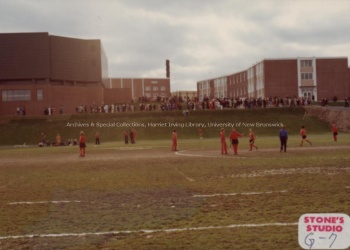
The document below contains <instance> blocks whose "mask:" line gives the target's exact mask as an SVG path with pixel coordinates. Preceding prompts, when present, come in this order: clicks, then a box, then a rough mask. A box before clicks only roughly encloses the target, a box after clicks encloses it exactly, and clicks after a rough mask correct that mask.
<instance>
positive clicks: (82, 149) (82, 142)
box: [79, 131, 86, 157]
mask: <svg viewBox="0 0 350 250" xmlns="http://www.w3.org/2000/svg"><path fill="white" fill-rule="evenodd" d="M79 148H80V157H84V156H85V148H86V138H85V135H84V132H83V131H80V137H79Z"/></svg>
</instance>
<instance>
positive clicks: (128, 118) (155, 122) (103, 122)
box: [0, 108, 329, 145]
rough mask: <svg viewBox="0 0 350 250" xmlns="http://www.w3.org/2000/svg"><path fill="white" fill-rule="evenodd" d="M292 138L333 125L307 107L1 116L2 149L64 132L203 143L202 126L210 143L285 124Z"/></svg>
mask: <svg viewBox="0 0 350 250" xmlns="http://www.w3.org/2000/svg"><path fill="white" fill-rule="evenodd" d="M282 124H283V125H285V126H286V127H287V129H288V132H289V133H290V134H297V133H298V132H299V129H300V126H301V125H305V126H306V127H307V128H308V131H309V134H317V133H325V132H329V124H328V123H327V122H323V121H321V120H320V119H318V118H317V117H314V116H305V109H304V108H269V109H259V110H258V109H254V110H241V109H239V110H238V109H235V110H211V111H208V110H203V111H192V112H190V114H189V115H188V116H184V115H183V114H182V112H181V111H171V112H160V111H151V112H133V113H114V114H104V113H100V114H75V115H54V116H27V117H1V120H0V133H1V135H2V140H1V145H16V144H23V143H26V144H31V145H35V144H37V143H38V141H39V139H40V134H41V132H44V133H45V134H46V135H47V138H48V139H50V140H51V141H53V140H54V139H55V137H56V134H57V133H59V134H60V135H61V137H62V140H68V139H77V138H78V136H79V131H81V130H83V131H84V132H85V134H86V135H87V139H88V141H90V142H92V141H93V140H94V134H95V132H96V131H99V132H100V134H101V141H102V142H103V141H123V131H125V130H129V129H131V128H134V129H136V131H137V139H138V140H142V139H147V140H149V139H170V138H171V132H172V130H173V129H177V130H178V136H179V138H198V129H199V128H200V127H202V129H203V131H204V138H209V137H217V136H218V134H219V130H220V129H221V128H222V127H224V128H226V134H229V131H230V130H231V127H236V129H237V130H238V131H239V132H241V133H245V134H248V129H249V128H252V129H254V131H255V133H256V134H257V135H259V136H263V135H266V136H269V135H276V136H277V134H278V131H279V128H280V126H281V125H282Z"/></svg>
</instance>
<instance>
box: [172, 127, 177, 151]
mask: <svg viewBox="0 0 350 250" xmlns="http://www.w3.org/2000/svg"><path fill="white" fill-rule="evenodd" d="M172 139H173V145H172V147H171V150H172V151H177V132H176V129H174V130H173V135H172Z"/></svg>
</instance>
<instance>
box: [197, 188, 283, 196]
mask: <svg viewBox="0 0 350 250" xmlns="http://www.w3.org/2000/svg"><path fill="white" fill-rule="evenodd" d="M286 192H288V190H281V191H267V192H243V193H228V194H195V195H193V196H192V197H193V198H205V197H215V196H235V195H259V194H272V193H286Z"/></svg>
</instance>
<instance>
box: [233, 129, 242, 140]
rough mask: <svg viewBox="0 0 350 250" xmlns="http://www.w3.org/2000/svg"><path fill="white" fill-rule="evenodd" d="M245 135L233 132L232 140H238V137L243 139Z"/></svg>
mask: <svg viewBox="0 0 350 250" xmlns="http://www.w3.org/2000/svg"><path fill="white" fill-rule="evenodd" d="M242 136H243V135H242V134H240V133H238V132H237V131H232V132H231V134H230V140H237V139H238V137H242Z"/></svg>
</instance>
